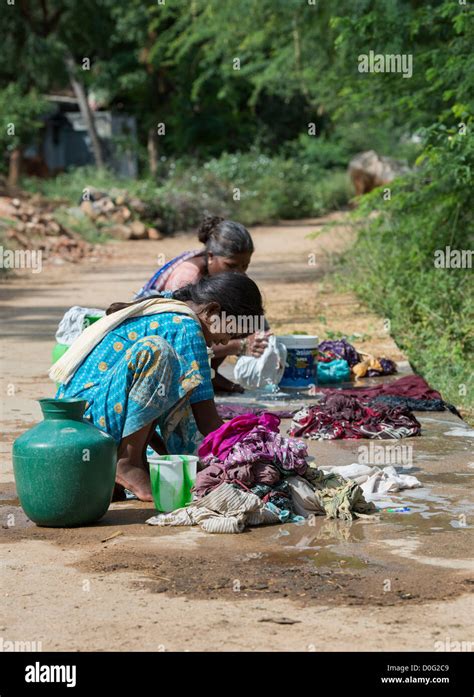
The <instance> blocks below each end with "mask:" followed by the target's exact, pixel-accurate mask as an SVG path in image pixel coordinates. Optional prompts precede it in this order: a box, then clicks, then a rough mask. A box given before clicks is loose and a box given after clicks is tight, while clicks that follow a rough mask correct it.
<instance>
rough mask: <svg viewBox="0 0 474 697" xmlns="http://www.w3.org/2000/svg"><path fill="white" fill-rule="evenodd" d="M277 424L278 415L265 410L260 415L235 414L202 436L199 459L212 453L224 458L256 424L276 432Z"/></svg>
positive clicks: (278, 423)
mask: <svg viewBox="0 0 474 697" xmlns="http://www.w3.org/2000/svg"><path fill="white" fill-rule="evenodd" d="M279 425H280V419H279V418H278V416H275V415H274V414H269V413H267V412H266V413H264V414H262V415H261V416H257V415H255V414H242V415H241V416H236V417H235V418H234V419H231V420H230V421H228V422H227V423H225V424H224V425H223V426H221V427H220V428H218V429H217V430H216V431H212V432H211V433H209V434H208V435H207V436H206V437H205V438H204V440H203V441H202V443H201V445H200V446H199V449H198V455H199V457H200V458H201V459H203V458H205V457H207V456H208V455H214V456H215V457H217V459H218V460H221V461H222V460H225V458H226V457H227V455H228V454H229V452H230V450H231V449H232V446H233V445H235V444H236V443H238V442H239V441H240V440H241V439H242V438H243V436H245V435H246V434H247V433H249V432H250V431H251V430H252V429H254V428H255V427H256V426H264V427H265V428H266V429H267V430H268V431H273V432H274V433H278V427H279Z"/></svg>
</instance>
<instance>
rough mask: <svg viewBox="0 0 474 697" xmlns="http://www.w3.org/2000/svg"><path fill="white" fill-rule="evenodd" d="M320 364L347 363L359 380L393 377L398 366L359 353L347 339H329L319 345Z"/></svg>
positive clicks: (367, 354) (387, 360) (392, 362)
mask: <svg viewBox="0 0 474 697" xmlns="http://www.w3.org/2000/svg"><path fill="white" fill-rule="evenodd" d="M318 354H319V355H318V362H319V363H332V362H334V361H341V360H342V361H347V364H348V367H349V368H350V370H351V372H352V373H354V375H355V376H356V377H358V378H363V377H370V378H371V377H377V376H379V375H392V374H393V373H396V372H397V366H396V364H395V363H394V361H392V360H390V359H389V358H375V357H374V356H372V355H371V354H369V353H359V352H358V351H357V350H356V349H355V348H354V346H352V344H350V343H349V342H348V341H347V340H346V339H334V340H333V339H328V340H327V341H322V342H321V343H320V344H319V345H318Z"/></svg>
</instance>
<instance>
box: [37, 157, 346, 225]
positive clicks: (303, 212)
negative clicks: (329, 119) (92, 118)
mask: <svg viewBox="0 0 474 697" xmlns="http://www.w3.org/2000/svg"><path fill="white" fill-rule="evenodd" d="M23 186H24V188H25V189H27V190H30V191H38V189H39V190H40V191H41V193H42V194H43V195H45V196H48V197H49V198H53V199H57V200H58V201H67V202H68V203H69V204H70V205H72V206H74V205H77V204H78V202H79V201H80V198H81V194H82V192H83V190H84V189H85V188H87V187H95V188H97V189H99V190H101V191H104V192H113V191H114V190H120V189H124V188H126V190H127V191H128V192H129V194H131V195H133V196H137V197H138V198H140V199H142V200H143V201H144V202H145V203H146V204H147V210H148V213H147V219H148V222H150V224H157V225H159V227H160V228H161V229H162V231H163V232H174V231H175V230H185V229H190V228H193V227H196V226H197V225H198V224H199V223H200V221H201V220H202V218H203V217H205V216H206V215H226V216H228V217H230V218H235V219H236V220H239V221H241V222H242V223H244V224H246V225H252V224H255V223H268V222H271V221H275V220H278V219H279V218H288V219H292V218H302V217H309V216H316V215H321V214H323V213H326V212H328V211H329V210H334V209H336V208H340V207H342V206H344V205H346V204H347V202H348V200H349V198H350V197H351V196H352V189H351V186H350V183H349V180H348V177H347V175H346V173H345V172H340V171H337V170H334V171H333V172H332V173H329V174H328V173H323V172H322V171H321V170H319V169H317V168H311V166H310V165H307V164H306V165H303V166H301V164H299V163H298V162H297V161H296V160H285V159H283V158H279V157H274V158H270V157H268V156H266V155H263V154H261V153H258V152H257V151H252V152H250V153H233V154H227V153H225V154H223V155H222V156H221V157H220V158H214V159H211V160H208V161H207V162H205V163H203V164H199V163H197V162H195V161H194V160H191V159H189V158H187V159H174V160H165V161H164V162H162V163H161V172H160V178H159V181H158V182H154V181H153V180H152V179H142V180H138V181H130V180H127V181H126V182H124V181H123V180H121V179H119V178H117V177H116V176H114V175H113V174H111V173H110V172H109V171H107V170H96V169H94V168H92V167H90V168H84V167H83V168H78V169H75V170H72V171H71V172H69V173H65V174H61V175H59V176H57V177H56V178H54V179H44V180H41V181H38V180H33V179H24V180H23Z"/></svg>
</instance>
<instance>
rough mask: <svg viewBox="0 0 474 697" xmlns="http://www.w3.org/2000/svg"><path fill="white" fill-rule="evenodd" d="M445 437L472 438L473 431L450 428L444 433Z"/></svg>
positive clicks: (473, 436) (473, 435)
mask: <svg viewBox="0 0 474 697" xmlns="http://www.w3.org/2000/svg"><path fill="white" fill-rule="evenodd" d="M444 435H445V436H455V437H457V438H474V429H472V428H471V429H469V428H459V427H456V428H452V429H451V430H449V431H445V432H444Z"/></svg>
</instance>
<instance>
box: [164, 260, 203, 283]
mask: <svg viewBox="0 0 474 697" xmlns="http://www.w3.org/2000/svg"><path fill="white" fill-rule="evenodd" d="M201 276H202V274H201V271H200V270H199V268H198V267H197V266H196V264H193V263H192V262H191V261H183V262H181V264H179V265H178V266H177V267H176V268H175V269H174V270H173V271H172V272H171V273H170V275H169V276H168V278H167V279H166V283H165V286H164V290H177V289H178V288H182V287H183V286H187V285H188V284H189V283H192V284H194V283H197V282H198V281H199V279H200V278H201Z"/></svg>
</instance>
